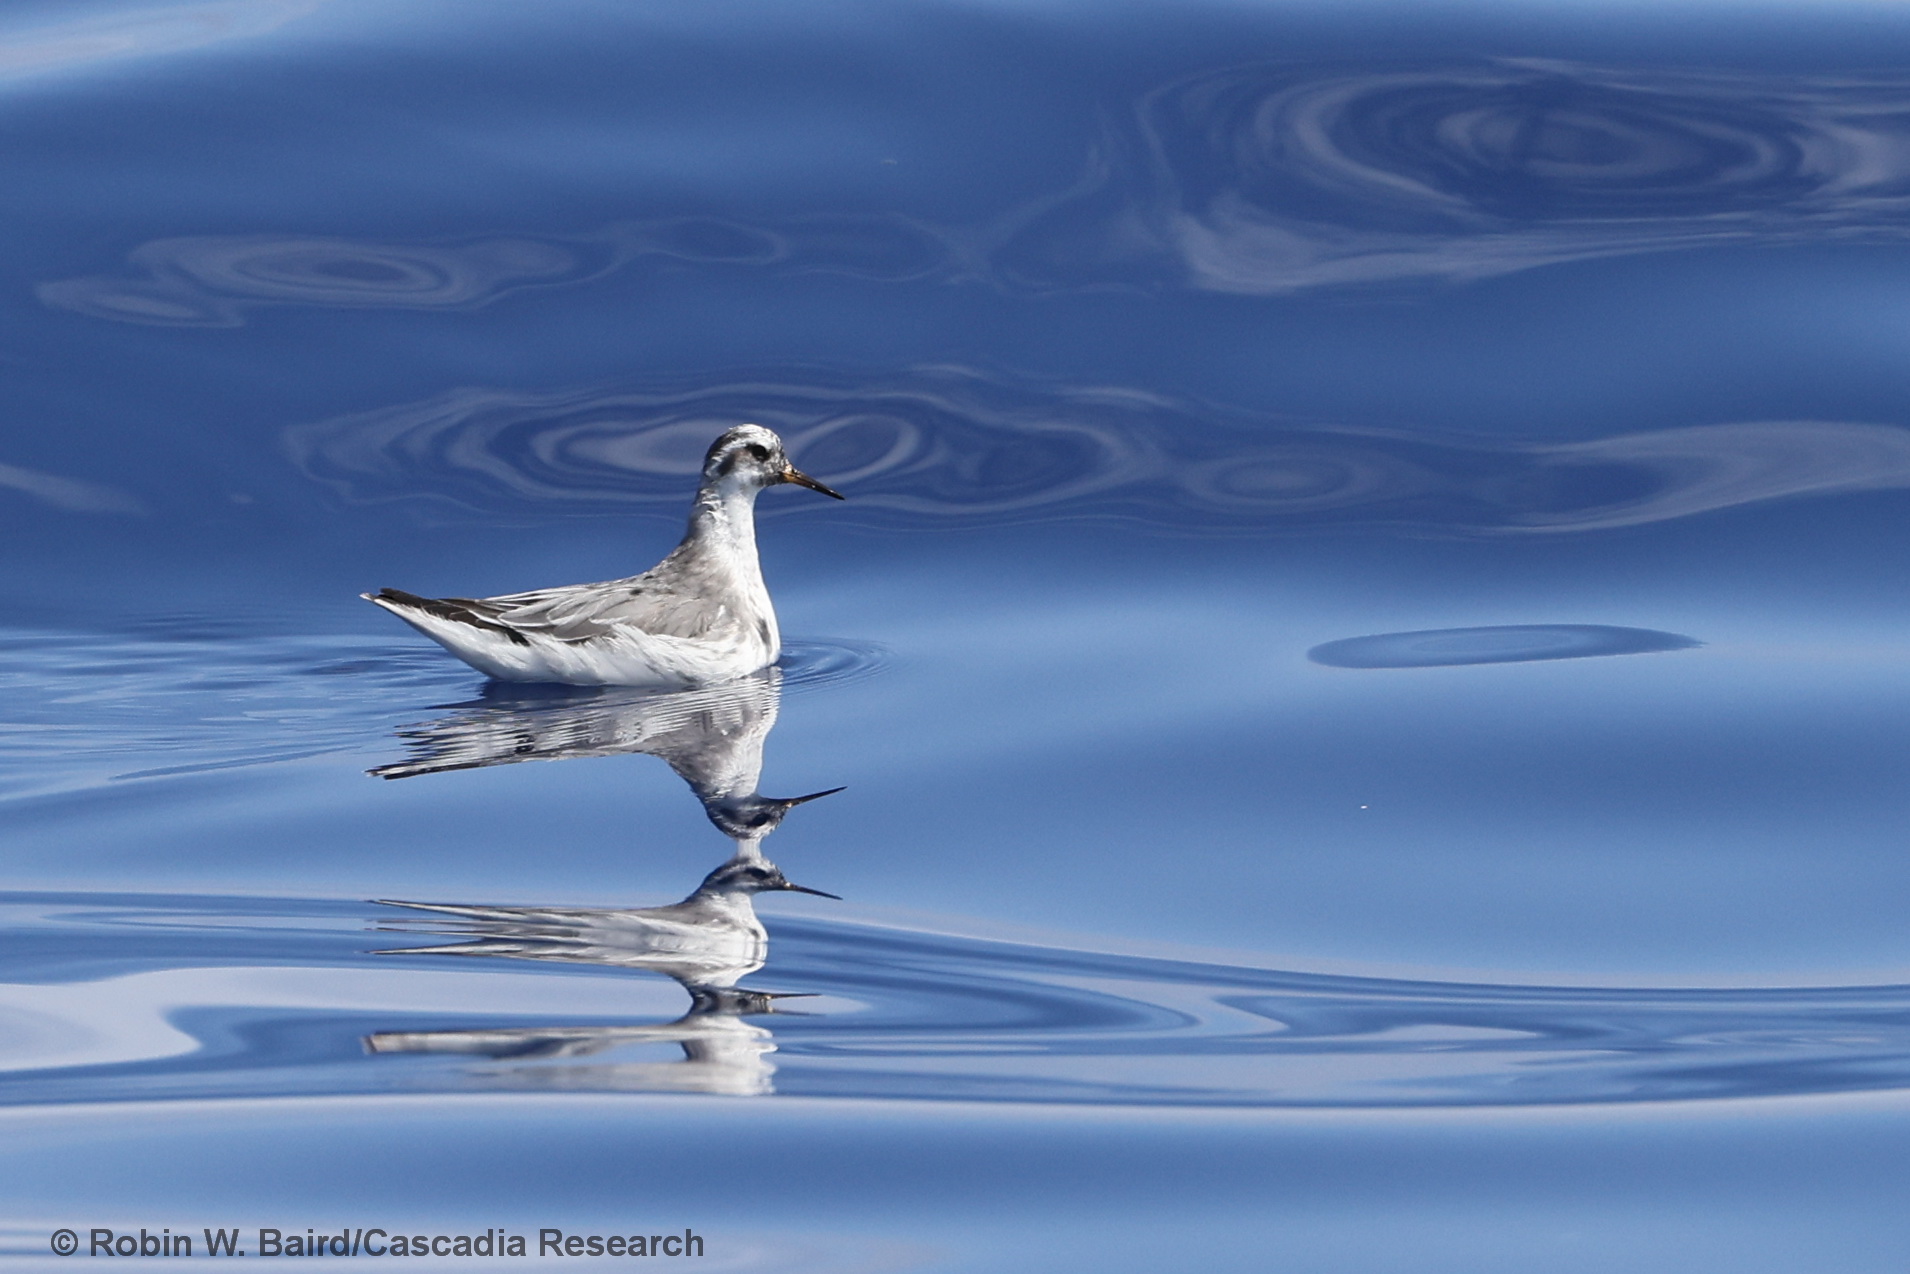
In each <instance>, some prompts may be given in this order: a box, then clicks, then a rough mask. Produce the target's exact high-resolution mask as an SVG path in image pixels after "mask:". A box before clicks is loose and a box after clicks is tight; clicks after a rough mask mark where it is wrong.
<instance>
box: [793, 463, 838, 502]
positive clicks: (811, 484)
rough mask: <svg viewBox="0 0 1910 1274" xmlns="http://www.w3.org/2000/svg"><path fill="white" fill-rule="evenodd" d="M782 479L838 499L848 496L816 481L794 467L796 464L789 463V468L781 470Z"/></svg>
mask: <svg viewBox="0 0 1910 1274" xmlns="http://www.w3.org/2000/svg"><path fill="white" fill-rule="evenodd" d="M783 481H784V482H793V483H795V484H796V485H797V486H799V487H808V488H809V489H810V490H811V491H820V492H822V493H823V494H824V495H826V496H832V497H834V498H835V499H838V500H847V499H848V498H849V497H848V496H846V495H844V494H842V492H840V491H834V490H831V489H830V488H828V487H825V486H824V485H822V483H820V482H817V481H816V480H815V479H814V478H812V477H810V476H809V475H808V474H806V473H804V472H802V470H800V469H798V468H796V466H794V465H791V466H789V468H787V469H784V470H783Z"/></svg>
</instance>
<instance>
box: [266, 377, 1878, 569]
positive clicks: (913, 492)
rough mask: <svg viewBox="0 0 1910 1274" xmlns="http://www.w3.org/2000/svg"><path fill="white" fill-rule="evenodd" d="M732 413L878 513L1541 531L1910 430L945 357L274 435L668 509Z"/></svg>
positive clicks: (1793, 475)
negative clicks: (1617, 417)
mask: <svg viewBox="0 0 1910 1274" xmlns="http://www.w3.org/2000/svg"><path fill="white" fill-rule="evenodd" d="M742 421H750V422H754V423H757V424H761V425H766V426H768V427H769V428H772V429H775V430H776V431H777V432H778V433H780V434H781V435H782V436H783V437H784V439H786V440H787V441H788V443H789V448H790V453H791V455H792V456H793V457H794V458H795V459H796V460H797V462H798V463H799V464H800V466H801V467H802V468H803V469H804V470H805V471H807V472H811V473H815V474H817V475H819V476H820V477H822V478H823V479H824V480H825V481H827V482H829V483H830V484H831V485H833V486H835V487H837V488H838V489H841V490H843V491H845V492H846V493H848V494H849V495H850V496H851V501H850V503H849V504H848V505H847V506H844V507H842V508H834V507H832V508H831V509H830V510H829V511H830V513H831V515H832V516H834V517H838V518H840V517H847V518H850V519H852V520H857V519H860V520H868V519H871V518H874V519H876V520H878V521H880V522H883V523H884V524H896V523H900V524H904V525H906V524H909V523H922V522H928V523H941V522H947V521H952V520H973V521H988V522H994V523H999V522H1002V521H1004V520H1011V521H1025V520H1036V519H1046V518H1055V517H1112V518H1121V519H1125V520H1131V521H1140V522H1144V523H1153V524H1158V525H1164V526H1172V527H1175V528H1176V529H1181V530H1188V531H1211V530H1216V529H1219V530H1226V529H1229V528H1232V529H1235V530H1238V529H1241V528H1250V527H1263V526H1279V525H1295V526H1298V525H1306V524H1314V523H1319V524H1346V523H1364V524H1379V525H1397V526H1405V527H1414V528H1421V529H1428V530H1433V531H1444V532H1450V533H1456V534H1533V533H1558V532H1572V531H1586V530H1596V529H1603V528H1611V527H1622V526H1634V525H1640V524H1643V523H1649V522H1660V521H1665V520H1667V519H1672V518H1681V517H1688V516H1691V515H1693V514H1699V513H1705V512H1710V511H1713V510H1718V509H1726V508H1732V507H1735V506H1738V505H1743V504H1750V503H1755V502H1759V501H1764V500H1774V499H1781V498H1785V497H1792V496H1802V495H1822V494H1833V493H1843V492H1853V491H1878V490H1899V489H1904V488H1906V487H1910V431H1906V430H1904V429H1900V428H1897V427H1894V426H1888V425H1873V424H1861V423H1851V422H1842V421H1751V422H1741V423H1730V424H1714V425H1694V426H1688V427H1682V428H1672V429H1662V430H1655V431H1651V432H1645V433H1632V434H1620V435H1616V436H1613V437H1608V438H1599V439H1593V440H1590V441H1584V442H1569V443H1530V442H1521V441H1499V440H1490V439H1460V438H1445V439H1441V438H1438V437H1436V436H1428V435H1424V434H1406V433H1400V432H1388V431H1383V430H1374V429H1357V428H1351V427H1335V426H1331V425H1318V424H1300V423H1293V422H1289V421H1282V420H1280V419H1278V418H1268V417H1255V416H1251V415H1249V414H1247V413H1244V412H1238V411H1229V410H1222V409H1219V408H1214V407H1211V406H1206V405H1202V404H1199V403H1193V402H1184V401H1177V400H1174V399H1170V398H1167V397H1165V396H1162V395H1159V394H1154V393H1149V392H1145V391H1141V390H1135V389H1122V388H1118V387H1084V386H1057V385H1047V384H1034V383H1022V382H1015V381H1010V380H1008V379H1006V378H999V377H988V376H983V375H980V374H978V373H974V372H969V371H965V370H963V369H959V368H947V367H930V368H919V369H915V370H914V371H912V372H910V373H907V374H904V375H901V376H897V377H892V378H889V379H886V380H869V381H861V382H849V381H844V380H840V379H837V378H833V377H830V376H827V375H823V374H819V373H804V372H791V373H785V374H781V375H760V376H741V377H734V378H712V379H711V380H709V381H707V382H705V383H703V384H700V385H698V384H691V385H678V386H673V387H658V388H628V389H609V390H601V389H597V390H574V391H567V392H556V393H529V392H520V391H513V390H501V389H484V388H464V389H457V390H452V391H450V392H447V393H445V394H441V395H438V396H437V397H434V398H429V399H425V400H423V401H421V402H415V403H408V404H404V405H401V406H397V407H392V408H387V409H382V410H378V411H372V412H365V413H359V414H354V415H349V416H342V417H337V418H334V419H332V420H327V421H321V422H318V423H316V424H311V425H302V426H297V427H294V428H292V429H290V430H288V431H287V432H286V435H285V440H286V445H287V449H288V450H289V452H290V453H291V456H292V458H293V460H294V461H295V463H297V464H298V465H299V467H300V468H301V469H303V470H304V472H305V473H306V474H307V475H308V476H310V477H312V478H314V479H316V480H317V481H319V482H322V483H324V484H325V485H327V486H329V487H330V488H332V490H333V491H335V492H337V493H338V494H339V495H340V496H342V497H344V498H345V499H348V500H353V501H368V502H369V501H395V500H415V501H422V502H425V503H427V504H428V505H431V506H434V507H435V508H436V509H437V510H438V511H439V512H440V513H441V514H446V513H448V514H451V515H453V516H456V515H457V513H458V512H459V511H462V512H463V513H464V514H466V515H469V514H473V513H476V514H481V515H483V516H486V517H497V516H517V517H543V516H550V515H554V514H555V515H563V514H591V515H602V514H606V513H611V512H615V511H619V510H628V509H633V508H636V509H642V508H655V509H658V510H659V511H661V510H664V509H668V510H670V511H671V512H673V513H674V512H675V511H676V510H678V509H680V508H682V507H683V505H684V502H685V501H686V499H687V497H688V494H689V492H690V491H691V490H692V489H693V487H694V484H695V480H696V475H697V473H698V471H699V466H700V461H701V457H702V454H703V450H704V448H706V447H707V446H708V444H709V440H710V439H711V438H713V437H715V436H716V435H717V434H719V433H721V432H722V431H723V430H724V429H727V428H729V427H730V426H732V425H734V424H737V423H739V422H742ZM804 511H805V510H804V508H803V507H801V506H799V505H796V504H794V503H793V502H792V503H788V504H782V503H779V502H776V501H770V502H766V503H765V504H764V505H763V506H762V508H761V512H762V514H764V515H765V516H772V517H773V516H787V515H790V514H796V513H803V512H804ZM810 511H812V512H813V510H810Z"/></svg>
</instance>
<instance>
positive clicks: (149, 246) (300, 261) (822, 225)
mask: <svg viewBox="0 0 1910 1274" xmlns="http://www.w3.org/2000/svg"><path fill="white" fill-rule="evenodd" d="M643 259H647V260H650V261H654V262H658V263H663V264H669V263H677V264H692V265H697V266H700V267H703V268H706V269H723V268H749V269H772V270H776V271H780V272H783V273H791V274H803V273H829V274H846V275H850V276H852V277H859V278H868V279H875V280H884V281H897V280H903V279H915V278H922V277H926V276H929V275H933V274H937V273H946V272H947V271H948V270H949V269H950V268H951V264H952V259H953V258H952V256H951V249H950V247H949V245H948V244H947V243H946V242H945V241H944V240H943V238H942V237H940V236H939V235H938V234H937V233H935V232H934V231H932V230H929V229H927V228H925V227H921V226H918V225H916V224H915V223H913V222H910V221H907V220H906V219H903V218H899V217H891V216H884V215H874V216H862V215H845V216H833V217H813V218H806V219H795V220H785V221H780V222H773V223H767V224H764V225H761V226H751V225H744V224H742V223H739V222H732V221H724V220H718V219H716V218H708V217H704V218H694V217H666V218H655V219H651V220H647V221H623V222H613V223H611V224H610V225H607V226H603V227H600V228H598V229H595V230H591V231H587V232H583V233H579V234H574V235H509V236H495V237H490V238H479V239H470V240H463V241H452V242H438V243H430V242H412V243H404V242H392V241H377V240H369V239H354V238H348V237H342V236H316V235H227V236H217V235H201V236H193V237H185V238H172V239H154V240H152V241H150V242H148V243H144V244H141V245H140V246H139V247H137V248H135V249H133V251H132V252H131V253H130V254H129V255H128V257H127V260H128V262H129V264H130V265H131V266H132V270H131V272H129V273H127V274H119V275H114V274H98V275H85V276H81V277H77V278H70V279H56V280H52V281H49V282H46V283H42V284H40V285H39V286H38V288H37V289H36V292H37V295H38V296H39V298H40V300H41V301H42V302H43V303H45V304H47V305H51V306H54V307H56V308H59V309H65V310H73V311H76V312H78V313H81V314H85V315H88V316H90V317H93V318H103V319H113V320H115V321H117V322H122V323H143V324H149V325H156V326H161V327H237V326H239V325H241V324H242V323H244V322H245V316H246V311H247V310H249V309H252V308H255V307H259V306H278V305H307V306H324V307H329V308H334V309H417V310H445V309H475V308H477V307H480V306H484V305H489V304H490V303H492V302H493V301H496V300H498V299H499V298H501V297H504V296H507V295H509V294H510V293H512V292H516V291H520V290H522V289H524V288H530V287H556V286H562V285H567V284H576V283H584V282H588V281H589V280H592V279H597V278H601V277H602V276H603V275H605V274H608V273H610V272H611V271H613V270H616V269H619V268H622V267H624V266H626V265H628V264H630V263H631V262H633V261H638V260H643Z"/></svg>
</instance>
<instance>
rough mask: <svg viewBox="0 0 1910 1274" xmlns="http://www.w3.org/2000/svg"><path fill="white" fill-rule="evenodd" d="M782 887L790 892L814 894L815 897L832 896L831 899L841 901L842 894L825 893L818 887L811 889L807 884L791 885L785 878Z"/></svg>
mask: <svg viewBox="0 0 1910 1274" xmlns="http://www.w3.org/2000/svg"><path fill="white" fill-rule="evenodd" d="M783 888H784V889H787V890H789V891H790V892H791V893H798V894H814V895H816V897H818V898H833V899H835V900H836V901H837V902H841V901H842V895H841V894H825V893H824V892H822V890H820V889H811V888H810V887H809V886H807V885H792V884H790V883H789V882H788V881H786V880H785V881H784V882H783Z"/></svg>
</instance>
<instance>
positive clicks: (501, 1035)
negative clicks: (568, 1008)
mask: <svg viewBox="0 0 1910 1274" xmlns="http://www.w3.org/2000/svg"><path fill="white" fill-rule="evenodd" d="M781 694H782V682H781V675H780V673H778V672H777V671H776V670H774V669H771V670H769V671H768V672H765V673H761V674H758V675H756V676H753V677H747V678H743V679H740V680H738V681H734V682H729V683H726V684H724V685H720V686H711V687H706V688H702V689H697V690H686V691H678V692H670V693H656V692H648V693H646V692H639V691H631V690H623V689H615V688H605V689H601V690H583V691H578V690H570V689H559V688H555V687H521V686H513V687H504V686H498V685H492V686H488V687H486V689H485V691H484V693H483V695H482V696H481V697H480V698H479V699H477V700H475V701H473V702H471V703H464V704H457V705H454V706H452V707H451V708H450V709H449V710H448V711H447V713H446V714H445V715H444V716H441V717H438V718H436V719H435V720H432V721H427V722H424V723H421V724H418V725H414V726H408V727H405V728H404V729H402V730H400V731H399V736H400V737H401V738H402V739H404V740H405V742H406V744H407V747H408V750H409V753H410V755H409V756H408V757H407V758H406V759H405V760H403V761H401V762H395V763H393V764H390V765H383V766H380V767H378V768H377V769H374V770H372V771H370V773H372V774H373V775H376V776H378V777H380V778H386V779H400V778H410V777H413V776H416V775H421V774H434V773H438V772H440V771H445V770H468V769H478V768H482V767H485V766H491V765H507V764H511V763H513V762H517V761H556V760H564V759H568V758H571V757H599V756H615V755H617V754H619V753H625V752H640V753H646V754H648V755H651V756H656V757H660V758H662V759H663V760H664V761H665V762H667V763H668V764H669V766H670V768H671V769H673V770H675V771H676V772H677V774H678V775H679V776H680V777H681V778H682V779H683V781H684V782H686V783H688V784H689V785H690V790H691V791H692V792H694V793H695V794H696V798H697V800H698V801H700V802H701V803H702V805H703V809H704V812H705V813H706V814H708V815H709V818H710V821H711V822H712V823H714V824H715V825H716V827H717V829H718V830H720V831H721V832H722V833H723V834H724V835H725V836H728V837H729V838H730V839H731V840H732V841H734V842H735V852H734V854H733V855H732V856H731V857H730V859H729V860H728V861H727V862H725V863H723V864H722V865H721V866H720V867H718V868H717V869H716V870H715V871H712V872H711V873H710V874H709V875H708V876H706V877H705V878H704V880H703V883H702V884H700V885H698V886H697V888H696V889H695V891H694V892H692V893H691V894H690V896H689V897H687V898H685V899H684V900H683V901H681V902H678V903H672V904H670V905H669V906H664V907H640V908H575V907H524V906H482V905H462V904H449V903H424V902H401V901H395V900H389V899H386V900H380V901H381V902H382V903H383V904H384V905H386V906H391V907H399V908H404V909H405V913H406V914H404V915H403V916H402V917H401V918H399V917H394V918H393V919H392V920H390V921H389V922H387V923H385V924H382V925H381V926H380V928H381V929H382V930H384V931H386V932H396V933H408V934H414V935H418V936H421V937H423V936H429V937H432V938H436V939H448V941H440V942H436V943H434V944H432V945H426V946H409V947H394V948H388V949H386V950H384V951H381V952H378V953H377V954H381V955H431V956H490V957H497V958H502V959H510V960H544V961H555V962H559V963H570V964H594V965H602V966H608V967H612V968H619V969H630V970H638V971H644V972H651V973H659V974H662V975H664V976H666V977H669V978H672V979H674V980H675V981H676V982H677V983H678V984H679V985H680V986H682V988H683V989H684V991H686V992H687V993H688V994H689V997H690V1006H689V1010H688V1011H687V1012H686V1013H684V1014H683V1016H682V1017H680V1018H677V1019H676V1020H675V1021H672V1022H663V1023H657V1024H646V1025H640V1026H588V1025H584V1026H535V1027H509V1028H473V1029H465V1030H434V1031H381V1032H378V1033H377V1034H374V1035H370V1036H367V1037H366V1039H365V1047H366V1049H367V1050H368V1051H369V1052H372V1053H376V1054H392V1053H404V1054H441V1055H452V1056H465V1057H476V1058H486V1059H490V1060H491V1061H494V1062H498V1063H502V1064H503V1065H502V1066H500V1067H496V1068H492V1069H489V1070H487V1071H486V1072H485V1073H484V1075H483V1078H484V1079H485V1080H486V1081H487V1082H492V1083H496V1084H500V1085H503V1086H509V1087H539V1088H564V1089H572V1088H575V1089H591V1090H605V1089H611V1090H626V1091H652V1092H654V1091H668V1092H703V1093H721V1094H732V1095H752V1094H762V1093H768V1092H771V1091H773V1089H772V1084H771V1076H772V1075H773V1074H774V1073H775V1066H774V1065H773V1064H772V1063H771V1062H770V1061H769V1060H768V1056H769V1054H771V1053H773V1052H775V1048H776V1046H775V1042H774V1039H773V1037H772V1035H771V1033H770V1031H769V1030H768V1029H767V1028H765V1027H763V1026H761V1025H758V1024H756V1023H754V1022H750V1021H746V1020H745V1018H748V1017H754V1016H759V1015H764V1014H770V1013H774V1012H776V1011H777V1009H776V1008H775V1001H776V1000H778V999H781V998H785V997H782V996H778V995H775V994H771V993H768V992H763V991H754V990H748V989H745V988H742V987H738V986H737V985H736V984H737V982H738V981H739V980H741V979H742V978H744V977H746V976H748V975H749V974H752V973H754V972H756V971H757V970H758V969H760V968H762V967H763V963H764V961H765V960H766V959H767V958H768V954H769V935H768V934H767V932H766V931H765V930H764V928H763V924H762V921H761V920H759V919H758V918H757V916H756V905H755V898H756V895H757V894H760V893H765V892H796V893H807V894H816V895H819V896H821V897H824V898H834V897H835V896H836V895H834V894H826V893H823V892H822V891H821V890H819V889H810V888H807V887H805V886H802V885H797V884H793V883H792V882H791V881H790V880H789V879H788V878H787V877H785V876H784V875H783V873H782V870H781V869H780V868H778V867H777V866H776V864H774V863H772V862H770V861H769V860H768V859H766V858H764V857H763V854H762V841H763V838H764V837H766V836H767V835H769V833H770V832H772V831H774V830H775V829H776V828H777V827H778V826H779V825H780V824H781V823H782V820H783V817H784V816H785V815H786V814H788V812H789V811H790V810H791V809H793V808H794V807H796V806H798V805H801V804H802V803H804V802H805V801H812V800H815V799H816V798H817V797H819V796H827V795H829V794H830V792H815V793H812V794H810V795H808V796H797V797H767V796H764V795H762V794H761V793H760V792H758V791H757V786H758V783H759V781H760V778H761V774H762V768H763V744H764V741H765V740H766V739H767V738H768V736H769V731H770V729H771V727H773V726H774V725H775V724H776V717H777V711H778V708H779V706H780V702H781ZM840 790H841V789H840V788H832V789H830V791H832V792H833V791H840ZM657 1044H675V1045H677V1046H679V1047H680V1048H681V1049H682V1052H683V1057H682V1059H681V1060H680V1061H669V1062H641V1061H619V1060H616V1059H615V1056H614V1055H615V1054H617V1053H620V1052H622V1051H623V1050H626V1049H631V1048H637V1047H641V1046H645V1045H657ZM580 1058H591V1059H596V1060H592V1061H590V1062H588V1063H581V1064H577V1063H574V1062H573V1059H580ZM553 1063H555V1064H553Z"/></svg>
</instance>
